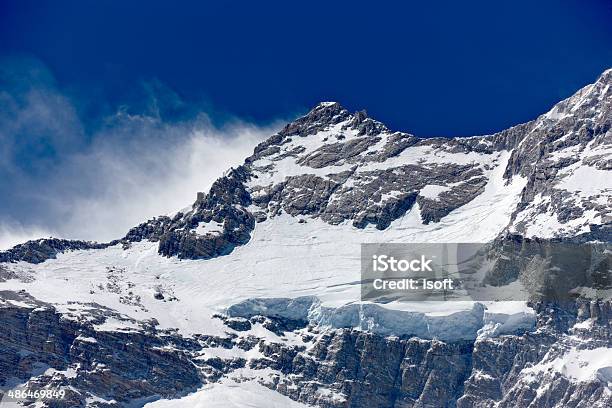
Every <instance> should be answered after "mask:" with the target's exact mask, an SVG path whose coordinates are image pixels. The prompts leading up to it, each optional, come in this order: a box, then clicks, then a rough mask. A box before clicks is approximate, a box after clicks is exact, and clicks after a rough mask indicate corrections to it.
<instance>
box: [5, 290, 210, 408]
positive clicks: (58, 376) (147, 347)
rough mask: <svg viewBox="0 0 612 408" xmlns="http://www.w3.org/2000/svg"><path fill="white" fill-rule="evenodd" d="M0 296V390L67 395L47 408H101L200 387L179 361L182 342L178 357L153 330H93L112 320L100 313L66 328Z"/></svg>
mask: <svg viewBox="0 0 612 408" xmlns="http://www.w3.org/2000/svg"><path fill="white" fill-rule="evenodd" d="M0 296H1V298H2V299H3V303H0V323H1V324H2V327H3V328H4V329H3V330H2V331H1V333H0V346H1V347H0V384H7V382H11V381H14V380H15V379H18V381H19V382H23V380H27V385H26V387H27V388H29V389H32V390H37V389H42V388H43V387H52V388H55V387H61V388H62V389H64V390H68V391H67V394H66V397H65V398H64V399H61V400H57V401H54V402H53V406H61V407H79V406H85V405H86V400H87V399H88V398H89V399H92V398H94V397H95V398H101V399H102V400H107V401H109V403H108V404H99V405H97V406H123V405H125V404H127V403H128V402H130V401H132V400H137V399H141V398H157V396H159V395H165V396H167V397H176V396H179V395H181V394H183V393H185V392H187V391H192V390H194V389H195V388H196V387H197V386H198V385H200V384H201V382H202V375H201V374H200V373H199V371H198V369H197V368H196V367H195V366H194V365H193V363H192V362H191V361H190V359H188V358H187V353H188V352H189V348H192V347H193V346H194V344H195V345H197V343H196V342H192V344H189V343H188V342H186V341H184V340H183V341H182V344H181V347H182V348H183V349H184V350H178V349H176V348H174V341H176V339H173V337H172V336H171V335H164V333H159V332H156V331H155V329H154V326H153V325H151V326H149V327H148V328H145V329H142V330H134V331H129V332H121V331H102V330H96V329H95V325H96V324H103V323H104V322H105V321H106V320H107V319H112V318H118V317H119V318H120V316H114V315H113V313H112V311H107V312H105V311H104V309H103V308H98V309H97V310H96V313H95V315H93V316H91V320H90V321H82V320H81V321H72V320H68V319H65V318H63V317H62V316H61V315H60V314H59V313H57V311H56V310H55V309H54V307H52V306H51V305H48V304H44V303H41V302H39V301H37V300H35V299H33V298H31V297H30V296H28V295H26V294H24V293H10V292H2V293H1V294H0ZM24 302H27V304H28V306H27V307H24V306H23V303H24ZM68 386H71V387H73V388H72V389H69V388H67V387H68ZM74 390H79V392H75V391H74ZM0 397H1V394H0ZM0 399H2V398H0ZM112 400H114V401H115V402H114V403H110V401H112ZM94 405H95V404H94ZM94 405H88V406H94Z"/></svg>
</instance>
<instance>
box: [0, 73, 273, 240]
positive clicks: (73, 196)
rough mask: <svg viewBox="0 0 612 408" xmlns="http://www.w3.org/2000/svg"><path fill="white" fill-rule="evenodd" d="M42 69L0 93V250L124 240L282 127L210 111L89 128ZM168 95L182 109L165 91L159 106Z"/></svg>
mask: <svg viewBox="0 0 612 408" xmlns="http://www.w3.org/2000/svg"><path fill="white" fill-rule="evenodd" d="M0 65H1V64H0ZM0 68H2V67H1V66H0ZM37 69H38V71H37V72H39V71H41V70H42V68H41V67H40V66H38V67H37ZM0 71H1V72H0V74H4V73H5V71H6V70H5V71H2V70H0ZM42 72H43V74H42V75H41V74H40V73H39V74H38V75H37V76H36V78H35V79H32V77H31V76H30V77H28V76H27V75H26V76H25V77H23V78H22V77H21V76H20V77H19V81H20V82H19V83H18V86H14V87H13V88H11V89H8V90H5V91H2V92H0V145H1V146H2V147H0V158H2V159H3V160H2V163H0V195H2V196H4V197H3V200H2V201H0V248H2V247H4V248H6V247H7V246H12V245H14V244H16V243H19V242H23V241H25V240H28V239H33V238H38V237H48V236H49V235H53V236H56V237H61V238H70V239H87V240H96V241H108V240H111V239H115V238H120V237H122V236H123V235H124V234H125V233H126V232H127V230H128V229H129V228H131V227H133V226H135V225H137V224H139V223H141V222H144V221H146V220H147V219H149V218H151V217H154V216H157V215H162V214H167V213H169V212H174V211H177V210H179V209H181V208H184V207H186V206H188V205H190V204H192V203H193V202H194V201H195V198H196V193H197V192H198V191H207V190H208V188H209V187H210V185H211V184H212V182H213V181H214V180H215V179H216V178H218V177H219V176H221V175H222V173H223V172H224V171H225V170H227V169H229V168H230V167H231V166H237V165H239V164H241V163H242V162H243V161H244V159H245V158H246V157H247V156H249V155H250V154H251V153H252V152H253V148H254V147H255V145H256V144H257V143H259V142H260V141H262V140H263V139H264V138H266V137H268V136H270V135H272V134H273V133H275V132H276V131H277V130H278V128H279V127H280V122H277V123H273V124H271V125H269V126H256V125H253V124H249V123H246V122H244V121H241V120H238V119H234V120H231V121H225V122H224V124H223V125H215V124H213V122H212V121H211V120H210V118H209V116H208V115H206V114H205V113H200V114H197V115H194V114H192V115H187V116H188V118H189V119H183V120H180V121H169V122H168V121H164V120H162V119H161V115H160V112H159V108H156V109H153V110H152V111H149V112H148V113H146V114H129V113H127V109H123V108H122V109H120V110H119V112H117V113H116V114H114V115H112V116H110V117H107V118H105V120H103V121H102V122H101V123H102V124H101V125H97V126H96V127H95V128H94V130H91V128H92V126H86V125H85V124H84V123H82V122H81V120H80V119H79V117H78V115H77V112H78V109H77V107H78V106H79V104H78V103H75V102H74V101H73V100H71V99H70V98H69V97H67V96H65V95H63V94H62V93H61V92H60V91H59V90H58V89H57V88H56V86H55V85H54V83H53V81H52V77H51V79H49V78H50V74H48V72H44V70H42ZM5 77H6V75H5ZM40 78H43V80H41V79H40ZM158 86H159V84H158ZM167 95H170V97H172V98H174V99H173V100H172V101H170V102H171V103H172V104H174V105H176V104H177V101H176V100H175V99H176V98H178V97H177V96H176V95H175V94H173V93H171V92H169V91H167V90H164V92H163V93H162V95H161V96H160V95H159V94H152V95H150V97H151V98H152V101H153V102H154V104H153V105H154V106H156V107H159V106H160V104H161V103H163V102H164V101H162V100H160V98H165V97H166V96H167ZM15 118H17V119H19V120H18V121H15V120H14V119H15Z"/></svg>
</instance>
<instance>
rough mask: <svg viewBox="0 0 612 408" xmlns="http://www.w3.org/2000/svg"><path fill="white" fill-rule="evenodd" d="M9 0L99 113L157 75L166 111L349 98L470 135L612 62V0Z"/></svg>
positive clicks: (498, 125)
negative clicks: (165, 95) (166, 99)
mask: <svg viewBox="0 0 612 408" xmlns="http://www.w3.org/2000/svg"><path fill="white" fill-rule="evenodd" d="M0 4H1V6H0V55H2V56H3V57H7V56H8V57H30V58H36V59H38V60H40V61H42V63H43V64H45V65H46V66H47V67H48V68H49V69H50V71H51V73H52V75H53V76H54V77H55V78H56V80H57V86H58V87H59V88H60V89H61V90H62V92H65V93H67V94H69V95H71V97H72V98H73V99H76V100H78V101H80V104H79V114H80V115H81V116H82V117H84V118H86V119H92V120H93V119H95V118H99V117H102V116H103V115H106V114H108V113H109V112H112V111H113V110H115V109H116V108H117V106H118V105H120V104H128V105H130V107H131V108H132V109H136V110H138V109H141V108H142V109H144V108H143V107H141V106H139V103H141V102H139V100H140V101H141V100H142V99H144V98H143V93H146V89H145V90H144V91H143V83H145V84H149V85H150V84H157V85H156V86H157V87H158V88H160V89H163V90H165V91H164V92H168V93H170V91H169V90H172V91H174V92H176V94H177V95H178V96H179V97H180V99H181V100H182V101H183V104H178V102H177V105H175V103H174V101H175V100H176V101H178V98H176V99H173V98H170V101H169V102H164V103H165V105H164V109H166V111H167V112H166V111H164V112H165V113H167V114H168V115H170V116H171V115H173V114H175V113H176V112H179V113H180V112H182V111H185V110H189V108H188V107H189V106H197V107H198V109H201V108H205V109H209V110H215V111H216V112H220V113H227V114H231V115H237V116H239V117H241V118H244V119H247V120H253V121H256V122H267V121H270V120H272V119H274V118H278V117H289V116H291V115H293V114H295V113H300V112H303V111H304V110H306V109H308V108H309V107H311V106H312V105H314V104H315V103H316V102H318V101H321V100H337V101H340V102H341V103H342V104H344V105H345V106H347V107H348V108H350V109H355V110H356V109H364V108H365V109H367V110H368V112H369V113H370V114H371V116H374V117H376V118H377V119H380V120H382V121H383V122H385V123H386V124H388V125H389V126H390V127H392V128H394V129H398V130H399V129H401V130H405V131H410V132H412V133H415V134H417V135H421V136H432V135H445V136H446V135H472V134H481V133H487V132H492V131H495V130H500V129H503V128H506V127H508V126H510V125H513V124H516V123H519V122H523V121H526V120H529V119H531V118H533V117H534V116H536V115H538V114H539V113H542V112H543V111H545V110H547V109H548V108H549V107H550V106H551V105H552V104H554V103H555V102H556V101H558V100H560V99H562V98H564V97H567V96H569V95H570V94H572V93H573V92H574V91H575V90H577V89H578V88H580V87H582V86H584V85H585V84H587V83H590V82H592V81H593V80H594V79H595V78H596V77H597V75H598V74H599V73H600V72H601V71H603V70H604V69H605V68H607V67H610V66H612V1H610V0H580V1H578V0H565V1H564V0H558V1H552V0H539V1H533V0H527V1H525V0H514V1H490V0H487V1H422V2H408V1H404V2H388V1H376V2H371V1H370V2H358V1H351V2H339V1H329V0H328V1H304V2H294V1H266V2H255V1H244V2H242V1H231V2H229V1H215V2H206V1H193V2H188V1H172V2H170V1H166V2H155V1H150V0H149V1H84V0H80V1H73V2H66V1H58V0H53V1H27V0H18V1H7V0H2V1H1V3H0ZM145 88H146V87H145ZM147 89H148V88H147ZM179 105H180V106H179ZM86 122H87V121H86Z"/></svg>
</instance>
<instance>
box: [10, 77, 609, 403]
mask: <svg viewBox="0 0 612 408" xmlns="http://www.w3.org/2000/svg"><path fill="white" fill-rule="evenodd" d="M611 84H612V70H608V71H606V72H605V73H603V74H602V75H601V76H600V78H599V79H598V80H597V82H595V83H594V84H592V85H589V86H587V87H585V88H583V89H582V90H580V91H578V92H577V93H576V94H575V95H574V96H572V97H570V98H568V99H567V100H564V101H562V102H560V103H559V104H557V105H555V106H554V107H553V109H551V110H550V111H549V112H548V113H546V114H544V115H541V116H540V117H538V118H537V119H535V120H533V121H531V122H528V123H525V124H522V125H518V126H515V127H513V128H511V129H508V130H505V131H502V132H499V133H496V134H493V135H487V136H474V137H468V138H454V139H449V138H427V139H423V138H418V137H416V136H413V135H410V134H407V133H402V132H396V131H391V130H389V129H388V128H387V127H385V126H384V125H383V124H382V123H380V122H378V121H376V120H374V119H372V118H369V117H367V115H366V114H365V112H356V113H350V112H349V111H347V110H346V109H344V108H343V107H342V106H341V105H340V104H338V103H335V102H324V103H321V104H319V105H317V106H316V107H315V108H314V109H312V110H311V111H310V112H309V113H308V114H307V115H305V116H303V117H301V118H299V119H297V120H296V121H294V122H292V123H290V124H288V125H287V126H286V127H285V128H284V129H283V130H281V131H280V132H279V133H277V134H275V135H273V136H271V137H270V138H269V139H268V140H266V141H264V142H263V143H261V144H260V145H259V146H257V147H256V148H255V150H254V153H253V155H252V156H250V157H248V158H247V159H246V160H245V162H244V164H243V165H242V166H240V167H238V168H235V169H230V170H228V171H227V172H226V174H225V175H224V176H223V177H222V178H220V179H219V180H217V181H216V182H215V183H214V184H213V186H212V187H211V189H210V191H208V192H206V193H198V194H197V199H196V201H195V202H194V203H193V205H192V206H191V207H189V208H187V209H185V210H182V211H180V212H178V213H176V214H175V215H173V216H161V217H157V218H155V219H152V220H149V221H147V222H144V223H142V224H140V225H138V226H136V227H134V228H132V229H131V230H130V231H129V232H128V233H127V235H126V236H125V237H124V238H122V239H118V240H115V241H112V242H110V243H103V244H98V243H90V242H83V241H66V240H59V239H42V240H37V241H30V242H28V243H25V244H22V245H18V246H16V247H15V248H13V249H11V250H9V251H6V252H2V253H0V320H1V321H2V325H3V327H6V328H8V329H7V330H4V331H3V332H2V333H0V344H1V345H2V348H1V351H0V392H4V394H5V399H4V401H6V400H7V398H8V392H9V391H12V392H14V391H15V390H17V389H20V390H21V389H30V390H40V389H49V388H58V387H60V388H62V389H63V390H64V391H65V393H66V396H65V397H64V399H63V400H57V399H56V400H53V399H48V400H46V401H47V403H48V404H49V406H70V407H71V406H98V407H106V406H143V405H145V404H149V403H150V406H174V405H173V404H176V405H178V406H196V404H198V403H200V404H201V405H200V406H215V405H212V404H214V403H219V401H218V400H217V398H221V399H222V398H224V396H226V398H227V401H224V402H223V403H219V404H221V405H219V406H231V404H232V403H233V404H234V405H235V406H248V405H247V404H248V403H254V404H256V405H257V406H303V405H316V406H323V407H344V406H351V407H360V406H380V407H430V406H461V407H489V406H501V407H503V406H525V407H527V406H537V407H539V406H542V407H552V406H576V407H578V406H584V407H587V406H589V407H591V406H602V407H603V406H609V405H610V404H612V388H611V387H612V331H611V328H610V323H611V319H612V311H611V303H610V301H609V300H593V299H588V298H580V299H576V300H574V301H572V302H569V303H567V304H563V305H559V304H548V303H546V302H535V301H534V302H531V303H529V304H525V303H524V302H413V303H407V302H390V303H388V304H385V305H379V304H373V303H368V302H361V301H360V245H361V244H362V243H368V242H371V243H381V242H398V243H411V242H430V243H435V242H439V243H443V242H482V243H486V242H491V241H494V240H513V242H514V241H517V242H523V240H526V239H530V238H535V239H537V240H543V241H550V240H555V241H567V242H590V241H599V242H604V243H610V242H612V237H611V235H610V224H611V221H612V218H611V217H610V214H611V213H612V211H611V208H612V177H610V175H611V172H610V170H612V129H611V125H612V109H611V105H612V89H611ZM538 242H539V241H538ZM230 390H231V393H230ZM228 393H229V394H231V395H232V397H231V398H230V397H227V395H228ZM187 394H190V395H187ZM281 394H282V395H281ZM262 395H265V398H262V397H261V396H262ZM211 396H218V397H215V398H213V399H214V400H215V401H214V402H213V399H211V398H212V397H211ZM153 401H155V402H153ZM39 403H40V404H43V402H42V401H39ZM223 404H225V405H223ZM272 404H276V405H272ZM43 405H44V404H43ZM0 406H2V403H0ZM39 406H42V405H39ZM251 406H252V405H251Z"/></svg>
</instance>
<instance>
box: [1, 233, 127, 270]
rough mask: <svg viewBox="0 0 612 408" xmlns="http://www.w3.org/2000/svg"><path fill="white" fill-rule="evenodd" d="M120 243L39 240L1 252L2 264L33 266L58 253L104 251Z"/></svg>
mask: <svg viewBox="0 0 612 408" xmlns="http://www.w3.org/2000/svg"><path fill="white" fill-rule="evenodd" d="M117 242H118V241H112V242H110V243H107V244H98V243H96V242H88V241H73V240H67V239H57V238H48V239H38V240H34V241H28V242H26V243H24V244H19V245H17V246H15V247H13V248H11V249H9V250H8V251H4V252H0V263H3V262H17V261H25V262H29V263H33V264H37V263H41V262H44V261H45V260H47V259H51V258H55V256H56V255H57V254H58V253H61V252H64V251H73V250H79V249H102V248H106V247H108V246H110V245H115V244H116V243H117Z"/></svg>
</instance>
